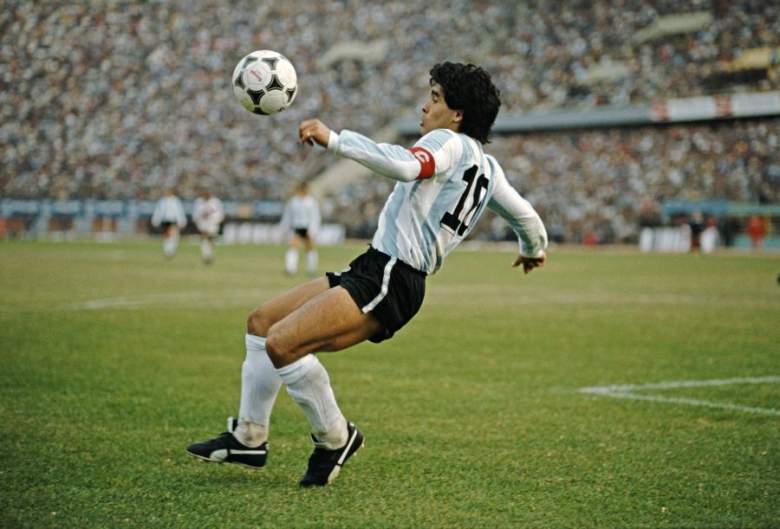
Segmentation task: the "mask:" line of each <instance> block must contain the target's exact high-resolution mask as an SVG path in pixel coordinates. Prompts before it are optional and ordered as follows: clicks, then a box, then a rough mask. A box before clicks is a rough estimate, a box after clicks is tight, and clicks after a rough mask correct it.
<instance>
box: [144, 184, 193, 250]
mask: <svg viewBox="0 0 780 529" xmlns="http://www.w3.org/2000/svg"><path fill="white" fill-rule="evenodd" d="M186 225H187V216H186V215H185V214H184V208H183V207H182V205H181V200H179V197H177V196H176V194H175V193H174V190H173V189H170V188H169V189H166V190H165V193H164V195H163V197H162V198H161V199H160V200H159V201H158V202H157V205H156V206H155V208H154V213H152V226H154V227H155V228H160V227H162V230H163V254H165V257H168V258H169V259H170V258H171V257H173V256H174V255H176V249H177V248H178V247H179V230H181V229H183V228H184V227H185V226H186Z"/></svg>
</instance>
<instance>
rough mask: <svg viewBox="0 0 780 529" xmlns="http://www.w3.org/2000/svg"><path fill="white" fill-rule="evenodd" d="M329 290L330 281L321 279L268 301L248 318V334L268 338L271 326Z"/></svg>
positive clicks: (299, 286) (313, 280)
mask: <svg viewBox="0 0 780 529" xmlns="http://www.w3.org/2000/svg"><path fill="white" fill-rule="evenodd" d="M328 288H330V284H329V283H328V279H327V278H325V277H319V278H317V279H312V280H311V281H308V282H306V283H304V284H302V285H298V286H297V287H294V288H292V289H290V290H288V291H286V292H284V293H282V294H279V295H278V296H276V297H274V298H272V299H270V300H268V301H266V302H265V303H263V304H262V305H260V306H259V307H258V308H256V309H255V310H253V311H252V313H251V314H250V315H249V318H247V323H246V330H247V332H248V333H249V334H254V335H255V336H267V335H268V330H269V329H270V328H271V325H273V324H274V323H276V322H277V321H279V320H281V319H283V318H284V317H285V316H287V315H288V314H290V313H291V312H293V311H294V310H295V309H297V308H298V307H300V306H301V305H303V304H304V303H306V302H307V301H309V300H310V299H312V298H314V297H316V296H318V295H319V294H321V293H323V292H325V291H326V290H328Z"/></svg>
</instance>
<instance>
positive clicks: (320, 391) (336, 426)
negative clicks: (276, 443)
mask: <svg viewBox="0 0 780 529" xmlns="http://www.w3.org/2000/svg"><path fill="white" fill-rule="evenodd" d="M276 372H277V373H279V376H280V377H282V380H283V381H284V383H285V384H287V393H289V395H290V397H292V399H293V400H294V401H295V402H297V403H298V405H299V406H300V407H301V409H303V413H304V414H305V415H306V418H307V419H308V420H309V424H310V425H311V431H312V434H314V437H315V438H316V439H317V444H318V445H320V446H322V447H324V448H327V449H329V450H334V449H336V448H341V447H342V446H344V445H345V444H346V442H347V421H346V419H344V416H343V415H342V414H341V410H340V409H339V406H338V404H336V396H335V395H334V394H333V389H332V388H331V387H330V377H328V372H327V371H326V370H325V366H323V365H322V364H321V363H320V361H319V360H318V359H317V357H316V356H314V355H312V354H308V355H306V356H304V357H303V358H300V359H298V360H296V361H295V362H293V363H292V364H289V365H286V366H284V367H282V368H280V369H277V370H276Z"/></svg>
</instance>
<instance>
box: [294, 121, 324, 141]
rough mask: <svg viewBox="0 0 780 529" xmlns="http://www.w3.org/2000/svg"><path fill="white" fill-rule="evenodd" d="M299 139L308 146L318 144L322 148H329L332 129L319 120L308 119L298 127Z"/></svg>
mask: <svg viewBox="0 0 780 529" xmlns="http://www.w3.org/2000/svg"><path fill="white" fill-rule="evenodd" d="M298 138H299V139H300V140H301V143H306V144H308V145H314V144H315V143H316V144H317V145H320V146H322V147H327V146H328V139H329V138H330V129H329V128H328V127H326V126H325V124H324V123H323V122H322V121H320V120H319V119H307V120H306V121H303V122H301V124H300V126H299V127H298Z"/></svg>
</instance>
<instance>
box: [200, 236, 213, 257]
mask: <svg viewBox="0 0 780 529" xmlns="http://www.w3.org/2000/svg"><path fill="white" fill-rule="evenodd" d="M213 255H214V245H213V244H211V241H210V240H208V239H203V240H201V241H200V256H201V257H202V258H203V260H204V261H210V260H211V257H212V256H213Z"/></svg>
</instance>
